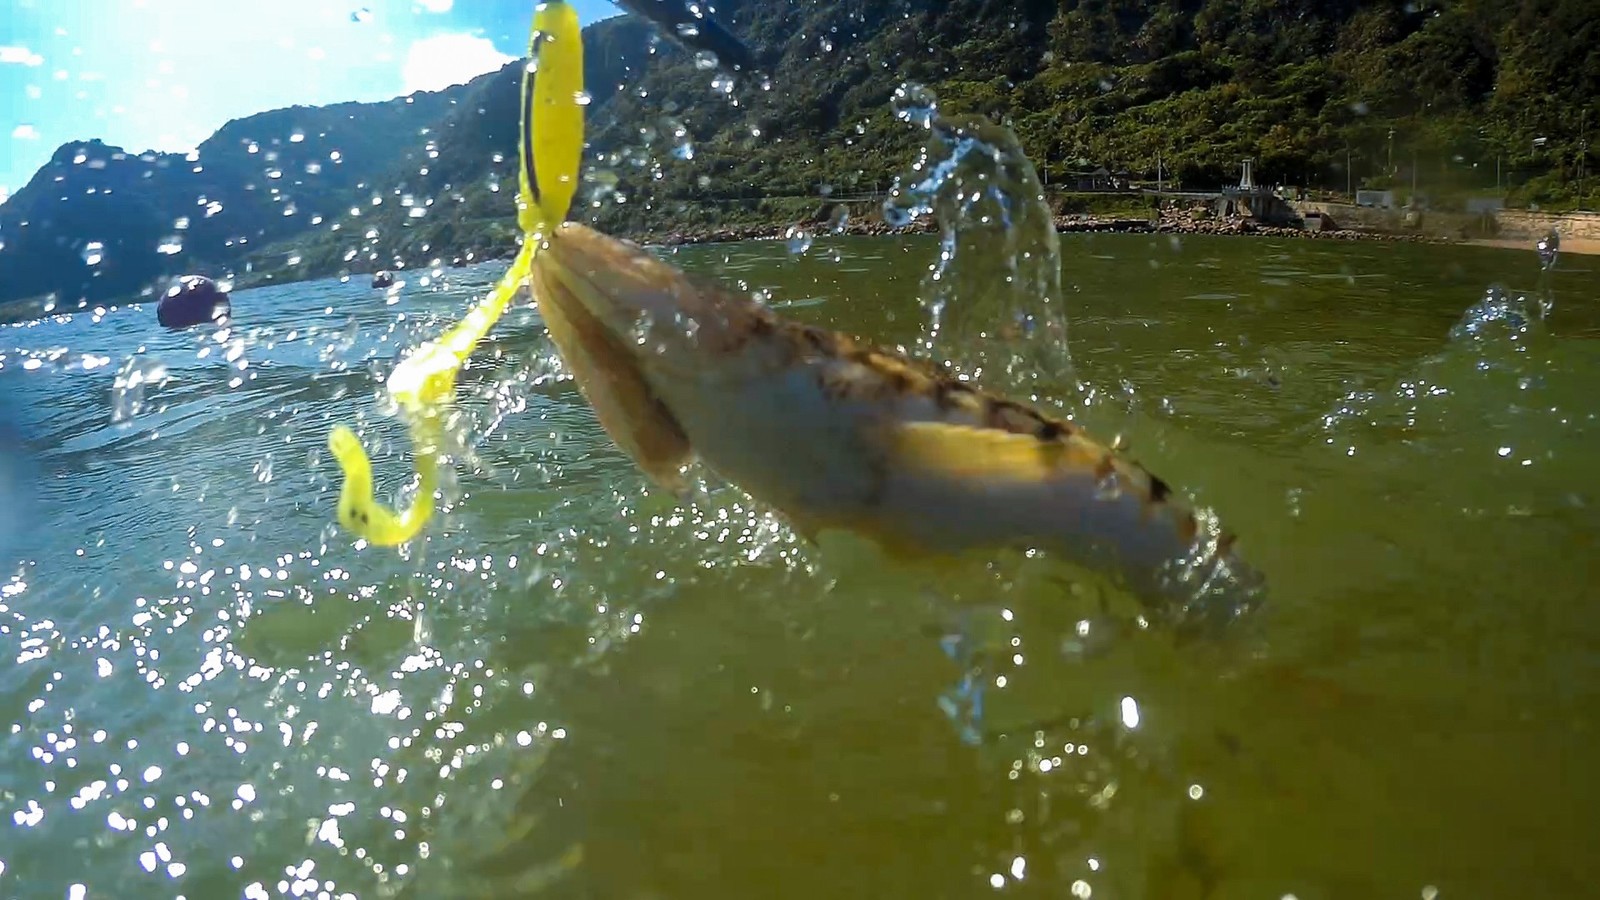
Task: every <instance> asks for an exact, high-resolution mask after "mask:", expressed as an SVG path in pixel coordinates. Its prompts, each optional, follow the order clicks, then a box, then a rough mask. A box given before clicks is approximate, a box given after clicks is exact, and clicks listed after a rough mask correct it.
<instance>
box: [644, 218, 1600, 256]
mask: <svg viewBox="0 0 1600 900" xmlns="http://www.w3.org/2000/svg"><path fill="white" fill-rule="evenodd" d="M796 227H797V226H796V225H794V224H792V223H790V224H765V225H723V226H716V227H713V226H694V227H689V228H680V229H672V230H670V231H647V232H637V233H625V234H622V235H619V237H624V238H627V239H628V240H632V241H634V242H635V243H639V244H645V245H649V246H659V247H681V246H690V245H694V244H725V243H735V242H739V241H767V240H785V239H787V238H789V237H791V236H793V233H794V230H795V229H796ZM798 227H799V229H800V230H802V231H804V232H805V233H806V234H807V235H809V236H811V237H833V236H838V235H848V236H853V237H896V236H900V235H913V234H937V233H938V231H939V229H938V226H937V225H936V224H935V223H934V222H933V221H932V220H929V219H926V218H923V219H919V220H918V221H916V222H913V223H911V224H910V225H904V226H894V225H890V224H889V223H887V222H884V221H882V220H878V219H851V220H849V221H847V222H846V223H845V224H844V226H843V227H841V228H835V227H830V226H828V225H826V224H824V223H806V224H803V225H800V226H798ZM1055 228H1056V233H1057V234H1171V235H1180V236H1181V235H1186V234H1214V235H1228V236H1235V235H1238V236H1254V237H1292V238H1305V239H1312V240H1325V241H1388V242H1405V243H1424V244H1475V243H1477V242H1475V241H1470V240H1460V239H1457V238H1450V237H1437V236H1433V235H1426V234H1421V233H1397V232H1379V231H1357V230H1354V229H1338V230H1328V231H1312V230H1310V229H1306V228H1298V227H1294V226H1288V225H1263V224H1259V223H1257V222H1255V221H1253V220H1251V219H1246V218H1231V219H1222V220H1216V219H1194V218H1192V217H1186V216H1175V215H1170V214H1167V213H1166V212H1165V211H1163V214H1162V215H1161V217H1160V218H1159V219H1150V218H1132V217H1110V216H1092V215H1060V216H1056V217H1055ZM1591 243H1597V244H1600V242H1591ZM1527 244H1528V246H1530V247H1531V246H1532V242H1531V240H1530V241H1528V242H1527ZM1493 246H1502V247H1512V246H1515V247H1521V246H1523V244H1522V243H1520V242H1513V241H1503V242H1499V243H1495V244H1493ZM1562 249H1563V250H1565V249H1566V247H1565V246H1563V247H1562ZM1574 252H1578V253H1582V252H1585V251H1584V250H1578V249H1575V251H1574ZM1593 252H1600V248H1596V251H1593Z"/></svg>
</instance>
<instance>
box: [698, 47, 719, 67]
mask: <svg viewBox="0 0 1600 900" xmlns="http://www.w3.org/2000/svg"><path fill="white" fill-rule="evenodd" d="M694 67H695V68H696V69H699V70H700V71H702V72H709V71H711V70H712V69H715V68H716V67H717V55H716V54H715V53H712V52H711V51H710V50H701V51H699V52H698V53H696V54H695V55H694Z"/></svg>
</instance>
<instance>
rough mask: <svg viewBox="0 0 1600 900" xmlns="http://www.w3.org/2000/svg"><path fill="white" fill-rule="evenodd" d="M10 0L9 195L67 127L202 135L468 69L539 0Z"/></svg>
mask: <svg viewBox="0 0 1600 900" xmlns="http://www.w3.org/2000/svg"><path fill="white" fill-rule="evenodd" d="M0 2H3V3H4V4H5V5H6V7H7V9H6V11H5V13H4V14H3V15H0V201H3V200H4V199H5V198H6V197H7V196H9V195H10V194H11V193H12V192H14V191H16V190H18V189H19V188H21V187H22V186H23V185H24V184H26V183H27V181H28V179H29V178H31V177H32V176H33V173H34V172H35V171H36V170H37V169H38V168H39V166H41V165H43V164H44V163H45V162H46V161H47V160H49V158H50V154H51V153H53V152H54V151H55V149H56V147H58V146H60V145H61V144H63V143H65V142H67V141H72V140H83V139H87V138H94V137H97V138H100V139H102V140H104V141H105V142H106V143H109V144H116V145H119V146H121V147H123V148H125V149H127V150H129V151H133V152H137V151H141V150H150V149H154V150H170V151H181V150H189V149H192V148H193V147H194V146H195V145H196V144H198V143H200V142H201V141H202V140H205V138H206V137H208V136H209V135H210V134H211V132H213V131H215V130H216V129H217V128H218V127H220V126H221V125H222V124H223V123H224V122H226V121H228V120H229V119H234V118H238V117H240V116H247V115H250V114H251V113H257V112H261V111H263V110H268V109H276V108H279V107H284V106H291V105H294V104H296V103H300V104H313V105H320V104H326V103H334V102H338V101H342V100H385V99H388V98H390V97H395V96H398V95H401V94H405V93H409V92H411V91H414V90H419V89H429V90H436V89H438V88H441V87H444V86H445V85H448V84H455V83H460V82H462V81H466V80H467V79H469V78H471V77H472V76H474V75H477V74H480V73H482V72H487V71H490V70H492V69H496V68H499V67H500V66H501V65H502V64H504V63H505V62H506V61H507V60H508V59H510V58H512V57H514V56H517V55H520V54H521V53H522V52H524V50H525V49H526V46H527V40H528V25H529V22H530V21H531V18H532V15H533V7H534V5H535V3H536V2H537V0H0ZM572 2H573V4H574V5H575V6H576V7H577V9H578V14H579V16H580V17H581V18H582V19H583V21H584V23H585V24H588V23H589V22H593V21H595V20H596V19H601V18H605V17H606V16H611V15H615V14H616V13H617V12H618V10H617V8H616V7H615V6H613V5H612V4H611V3H610V2H608V0H572Z"/></svg>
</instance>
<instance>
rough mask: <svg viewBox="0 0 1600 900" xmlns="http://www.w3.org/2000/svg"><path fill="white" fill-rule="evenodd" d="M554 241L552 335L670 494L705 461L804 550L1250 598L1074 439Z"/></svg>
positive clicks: (1128, 468) (545, 313)
mask: <svg viewBox="0 0 1600 900" xmlns="http://www.w3.org/2000/svg"><path fill="white" fill-rule="evenodd" d="M546 240H547V241H548V243H547V245H546V246H544V247H542V248H541V252H540V253H539V254H538V256H537V257H536V258H535V260H534V262H533V265H532V270H531V273H530V284H531V288H532V291H533V294H534V297H535V299H536V300H537V302H538V304H539V310H540V314H541V316H542V317H543V319H544V322H545V325H546V327H547V328H548V330H549V332H550V335H551V337H552V339H553V340H554V342H555V344H556V346H557V349H558V350H559V351H560V353H561V358H562V360H563V362H564V363H565V365H566V366H567V368H568V369H569V370H570V371H571V372H572V374H573V376H574V378H575V380H576V381H577V383H578V386H579V388H580V390H581V391H582V393H583V394H584V396H585V398H586V399H587V400H588V401H589V404H590V405H591V406H592V407H593V408H594V411H595V413H596V414H597V416H598V417H599V420H600V423H601V425H602V426H603V427H604V428H605V429H606V431H607V432H608V433H609V434H610V435H611V437H612V438H613V440H615V441H616V443H617V445H618V446H619V447H621V448H622V449H623V450H624V451H625V452H626V453H627V454H628V455H629V456H631V457H632V458H633V459H634V461H635V462H637V463H638V465H639V467H640V468H641V469H642V470H643V471H644V472H645V473H646V474H647V475H648V476H649V477H650V478H651V479H652V480H653V481H655V482H656V483H657V484H659V485H661V486H663V487H665V488H667V489H670V490H673V491H682V490H684V488H685V486H686V484H685V472H686V470H687V467H688V466H689V465H690V463H691V462H692V461H693V460H694V459H695V458H698V459H699V460H700V461H701V462H703V463H704V464H705V465H706V466H707V467H708V468H709V469H710V470H711V471H713V472H714V473H716V474H717V475H719V476H720V477H722V478H725V479H727V480H728V481H731V482H733V483H734V484H736V485H738V486H739V487H740V488H741V489H743V490H744V491H746V492H748V493H749V494H751V495H752V496H754V497H755V498H756V499H758V500H761V501H763V502H765V503H767V504H769V505H770V506H772V507H774V508H776V509H777V510H778V511H779V512H781V513H782V514H783V515H784V517H785V518H786V519H788V520H789V522H791V523H792V524H793V525H794V527H795V528H796V530H797V531H798V532H799V533H801V534H802V535H807V536H816V535H817V534H819V533H820V532H823V531H826V530H828V529H844V530H847V531H850V532H854V533H857V534H861V535H864V536H867V537H868V538H870V539H872V540H874V541H875V542H876V543H878V544H879V545H880V546H883V547H884V548H885V549H887V550H889V551H890V552H892V553H895V554H897V555H898V554H914V555H922V554H931V555H937V556H946V555H952V554H954V555H959V554H961V553H963V552H965V551H968V550H974V549H983V548H1003V547H1011V548H1037V549H1043V550H1045V551H1046V552H1047V553H1048V554H1050V555H1051V556H1053V557H1057V558H1063V559H1066V560H1068V561H1070V562H1072V563H1075V564H1078V565H1081V566H1083V567H1085V568H1087V569H1090V570H1092V571H1094V572H1097V573H1099V574H1102V575H1106V576H1109V577H1111V578H1112V579H1114V580H1119V581H1121V582H1122V583H1123V584H1124V585H1125V586H1126V587H1127V588H1129V589H1130V590H1131V591H1132V592H1133V593H1135V594H1136V595H1138V596H1139V597H1140V598H1141V599H1142V600H1144V601H1146V602H1147V603H1150V604H1152V605H1156V606H1159V607H1161V608H1163V609H1172V607H1173V605H1176V606H1177V607H1178V608H1179V609H1180V610H1182V611H1184V612H1187V613H1191V614H1193V613H1203V614H1204V616H1205V617H1206V618H1208V619H1214V618H1215V614H1216V613H1217V612H1218V607H1219V606H1220V607H1223V608H1225V609H1226V610H1228V612H1227V616H1226V617H1231V616H1232V615H1234V614H1236V613H1238V612H1242V611H1244V610H1245V609H1247V608H1249V607H1250V606H1251V605H1253V603H1254V602H1255V600H1256V598H1257V596H1258V585H1259V577H1258V576H1256V575H1255V573H1253V572H1252V571H1251V570H1250V569H1249V568H1248V567H1246V566H1245V565H1244V564H1243V563H1242V562H1241V561H1240V560H1239V559H1238V558H1237V557H1236V556H1235V554H1234V539H1233V537H1232V535H1230V534H1226V533H1223V532H1221V531H1220V530H1219V529H1215V528H1213V527H1210V526H1209V525H1208V523H1206V522H1205V521H1203V520H1202V519H1201V518H1200V517H1197V516H1196V515H1195V514H1194V512H1192V511H1191V510H1190V509H1188V508H1186V507H1184V506H1183V505H1181V504H1180V502H1179V501H1178V498H1177V497H1176V496H1174V494H1173V491H1172V490H1171V489H1170V488H1169V487H1168V486H1167V484H1166V483H1165V482H1163V481H1161V479H1159V478H1156V477H1155V476H1153V475H1151V474H1150V473H1149V472H1147V471H1146V470H1145V469H1144V468H1143V467H1141V466H1140V465H1138V464H1137V463H1134V462H1132V461H1130V460H1128V459H1126V458H1125V457H1124V455H1123V454H1122V453H1121V452H1119V451H1117V450H1114V449H1112V448H1110V447H1107V446H1106V445H1104V444H1102V443H1100V442H1098V441H1096V440H1095V439H1093V438H1092V437H1090V436H1089V435H1088V434H1087V433H1086V432H1085V431H1084V430H1083V429H1082V428H1080V427H1079V426H1077V425H1075V424H1073V423H1070V422H1066V421H1061V420H1059V419H1056V418H1052V417H1050V416H1048V415H1045V414H1043V413H1041V412H1039V411H1037V410H1034V409H1031V408H1029V407H1026V406H1023V405H1021V404H1018V403H1014V402H1011V401H1009V400H1005V399H1002V398H1000V397H996V396H992V395H991V394H988V393H985V392H984V391H982V390H979V389H977V388H975V387H973V386H972V385H970V384H969V383H967V382H964V381H961V380H959V379H957V378H954V377H952V376H951V375H949V374H948V373H946V372H944V371H943V370H941V369H940V368H938V367H936V366H934V365H932V364H926V363H920V362H918V361H916V360H913V359H910V358H907V357H905V356H903V355H900V354H898V353H894V352H891V351H888V350H884V349H879V348H874V347H871V346H868V345H866V344H863V343H861V342H858V341H857V340H855V339H853V338H850V337H848V336H846V335H843V334H838V333H834V332H831V331H828V330H825V329H822V328H817V327H813V326H807V325H801V324H797V323H792V322H787V321H784V320H782V319H781V318H779V317H778V315H777V314H776V313H774V312H773V311H772V310H771V309H770V308H768V307H767V306H766V305H764V304H762V303H761V302H759V301H757V300H756V299H755V298H753V297H751V296H748V295H746V294H744V293H740V292H737V291H734V290H731V289H728V288H724V287H722V286H720V285H718V284H716V283H715V282H713V281H711V280H709V279H705V278H702V277H699V276H692V275H690V274H688V273H685V272H683V271H681V270H679V269H677V268H676V267H674V266H672V265H670V264H668V263H666V262H664V261H662V260H661V259H659V258H657V257H656V256H654V255H652V254H651V253H649V252H648V251H646V250H644V249H643V248H641V247H638V246H637V245H634V244H631V243H628V242H625V241H620V240H617V239H615V238H611V237H608V236H606V235H604V234H601V233H599V232H597V231H594V230H592V229H590V228H587V227H585V226H582V225H579V224H575V223H569V224H565V225H562V226H560V227H559V228H557V229H554V230H553V231H552V232H551V233H549V235H548V236H547V238H546ZM1119 576H1120V578H1119Z"/></svg>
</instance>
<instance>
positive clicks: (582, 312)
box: [533, 268, 694, 494]
mask: <svg viewBox="0 0 1600 900" xmlns="http://www.w3.org/2000/svg"><path fill="white" fill-rule="evenodd" d="M533 287H534V294H535V296H536V297H537V298H538V301H539V315H540V316H541V317H542V318H543V319H544V325H545V328H546V329H547V330H548V331H549V332H550V337H551V339H552V340H554V341H555V343H556V347H557V349H559V350H560V351H561V360H562V363H563V364H564V365H565V366H566V367H567V368H568V369H569V370H571V372H572V374H573V377H574V378H575V380H576V381H577V382H578V390H579V391H581V392H582V393H583V396H584V399H585V400H587V401H589V406H590V407H591V408H592V409H593V410H594V413H595V416H596V417H597V418H598V419H599V420H600V425H601V427H603V428H604V429H605V430H606V434H608V435H610V436H611V439H612V441H614V442H615V443H616V445H617V446H618V447H620V448H621V449H622V451H623V452H624V453H626V454H628V456H629V457H630V458H631V459H632V460H633V461H634V463H635V464H636V465H638V467H639V468H640V470H642V471H643V472H644V473H645V475H647V476H649V478H650V480H652V481H654V482H655V483H656V484H658V485H660V486H661V487H662V488H664V489H666V490H669V491H672V492H674V493H678V494H682V493H683V492H685V491H687V490H688V481H687V479H685V477H684V474H683V469H684V467H685V466H687V465H688V464H689V463H690V462H691V461H692V460H693V458H694V451H693V448H692V447H691V446H690V444H689V438H688V436H687V435H685V434H684V433H683V427H682V426H681V425H679V424H678V420H677V419H675V418H673V416H672V413H671V412H669V411H668V410H667V407H666V405H665V404H664V403H662V402H661V400H660V398H658V397H656V395H655V393H654V392H652V391H651V390H650V386H649V385H648V384H647V383H646V382H645V380H644V375H643V374H642V373H640V371H639V369H638V367H637V366H636V365H635V364H634V361H633V358H632V356H631V355H630V354H629V352H628V350H627V348H625V347H621V346H618V344H617V341H616V338H615V337H613V336H612V335H611V334H610V332H608V331H607V330H606V328H605V326H603V325H602V324H600V323H599V322H597V321H596V320H595V319H594V317H593V316H592V315H590V313H589V312H588V311H587V310H586V309H584V307H583V304H582V303H579V302H578V301H577V300H576V299H572V298H570V297H569V296H567V293H566V291H567V288H566V287H565V286H564V285H563V284H562V283H561V282H560V280H559V279H558V278H557V277H555V276H554V275H553V274H551V273H550V271H549V270H547V269H544V268H535V269H534V273H533Z"/></svg>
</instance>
